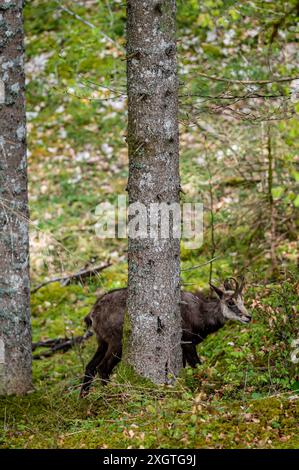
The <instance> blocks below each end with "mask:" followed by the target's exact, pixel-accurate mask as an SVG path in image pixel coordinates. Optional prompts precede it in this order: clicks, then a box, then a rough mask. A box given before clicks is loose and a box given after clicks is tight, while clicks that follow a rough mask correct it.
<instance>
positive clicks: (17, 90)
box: [10, 83, 20, 93]
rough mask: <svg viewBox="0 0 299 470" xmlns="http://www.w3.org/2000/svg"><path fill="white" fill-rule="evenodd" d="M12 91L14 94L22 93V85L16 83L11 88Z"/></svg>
mask: <svg viewBox="0 0 299 470" xmlns="http://www.w3.org/2000/svg"><path fill="white" fill-rule="evenodd" d="M10 89H11V91H12V92H13V93H19V91H20V85H19V84H18V83H14V84H13V85H12V86H11V87H10Z"/></svg>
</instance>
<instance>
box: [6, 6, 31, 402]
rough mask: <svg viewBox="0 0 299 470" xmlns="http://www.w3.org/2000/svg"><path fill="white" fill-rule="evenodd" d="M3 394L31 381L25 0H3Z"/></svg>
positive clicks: (25, 386) (16, 391) (17, 391)
mask: <svg viewBox="0 0 299 470" xmlns="http://www.w3.org/2000/svg"><path fill="white" fill-rule="evenodd" d="M0 54H1V55H0V84H1V86H0V90H2V92H1V97H0V394H23V393H26V392H27V391H29V390H30V389H31V388H32V385H31V355H32V354H31V328H30V307H29V295H30V294H29V242H28V201H27V161H26V115H25V97H24V89H25V79H24V30H23V1H22V0H17V1H16V0H14V1H9V0H8V1H5V2H4V1H1V2H0Z"/></svg>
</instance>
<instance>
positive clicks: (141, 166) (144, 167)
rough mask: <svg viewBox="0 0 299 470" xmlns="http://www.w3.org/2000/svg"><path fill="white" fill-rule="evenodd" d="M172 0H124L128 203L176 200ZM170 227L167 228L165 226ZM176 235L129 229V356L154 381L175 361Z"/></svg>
mask: <svg viewBox="0 0 299 470" xmlns="http://www.w3.org/2000/svg"><path fill="white" fill-rule="evenodd" d="M175 23H176V2H175V0H164V1H160V2H159V1H157V0H147V1H146V2H141V1H140V0H129V1H128V2H127V74H128V99H129V125H128V145H129V183H128V191H129V203H130V204H132V203H136V202H141V203H143V204H144V205H145V206H146V208H147V215H149V211H150V209H149V207H150V204H151V203H156V204H157V203H163V202H164V203H166V204H168V205H169V204H172V203H179V194H180V179H179V133H178V79H177V65H176V39H175V34H176V31H175V29H176V26H175ZM170 233H171V234H172V231H170ZM179 263H180V244H179V239H178V238H175V237H173V236H171V237H169V238H164V239H163V238H157V239H154V238H135V239H134V238H132V237H130V234H129V294H128V295H129V297H128V313H129V318H130V323H131V328H132V332H131V338H130V341H129V344H130V346H129V355H128V357H129V361H130V362H131V364H132V365H133V367H134V368H135V370H136V371H137V372H138V373H140V374H141V375H143V376H144V377H147V378H149V379H150V380H152V381H153V382H155V383H169V382H170V381H171V380H172V379H173V377H175V376H177V374H178V372H179V370H180V368H181V365H182V358H181V354H182V353H181V346H180V341H181V316H180V306H179V302H180V270H179Z"/></svg>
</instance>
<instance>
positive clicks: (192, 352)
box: [182, 344, 201, 369]
mask: <svg viewBox="0 0 299 470" xmlns="http://www.w3.org/2000/svg"><path fill="white" fill-rule="evenodd" d="M182 348H183V357H184V356H185V361H187V362H188V364H189V365H190V366H191V367H193V369H194V368H195V367H196V365H197V364H201V360H200V359H199V357H198V355H197V352H196V346H195V345H194V344H182Z"/></svg>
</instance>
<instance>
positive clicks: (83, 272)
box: [31, 261, 112, 294]
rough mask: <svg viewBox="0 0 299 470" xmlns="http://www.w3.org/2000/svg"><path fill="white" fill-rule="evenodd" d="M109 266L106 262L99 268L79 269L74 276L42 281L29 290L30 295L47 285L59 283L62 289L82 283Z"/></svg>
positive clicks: (108, 262)
mask: <svg viewBox="0 0 299 470" xmlns="http://www.w3.org/2000/svg"><path fill="white" fill-rule="evenodd" d="M111 265H112V263H110V261H107V263H105V264H103V265H101V266H92V267H90V268H83V269H80V271H79V272H77V273H74V274H69V275H67V276H60V277H54V278H53V279H49V281H44V282H42V283H41V284H39V285H38V286H36V287H34V288H33V289H31V294H35V293H36V292H37V291H38V290H39V289H41V288H42V287H45V286H47V285H49V284H52V283H53V282H60V283H61V285H62V286H64V287H65V286H68V285H69V284H71V282H82V281H83V280H84V279H86V278H91V277H93V276H97V275H98V274H99V273H100V272H101V271H103V270H104V269H107V268H109V267H110V266H111Z"/></svg>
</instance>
